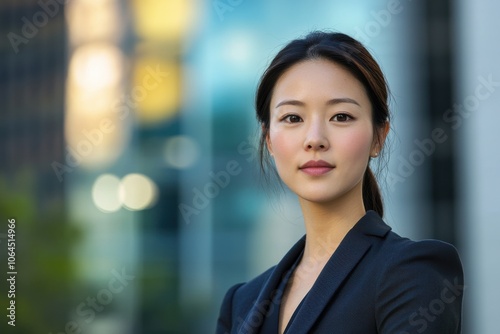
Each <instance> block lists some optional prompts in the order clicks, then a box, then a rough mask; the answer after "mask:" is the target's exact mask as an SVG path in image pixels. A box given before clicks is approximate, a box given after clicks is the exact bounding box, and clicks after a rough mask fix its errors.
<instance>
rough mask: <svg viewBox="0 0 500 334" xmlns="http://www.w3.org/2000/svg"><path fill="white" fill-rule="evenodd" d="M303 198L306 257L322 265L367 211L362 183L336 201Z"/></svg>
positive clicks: (309, 260) (304, 257) (311, 261)
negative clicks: (321, 201)
mask: <svg viewBox="0 0 500 334" xmlns="http://www.w3.org/2000/svg"><path fill="white" fill-rule="evenodd" d="M299 201H300V205H301V208H302V213H303V216H304V223H305V228H306V235H307V237H306V244H305V249H304V255H303V259H304V260H306V261H308V262H310V263H316V264H318V265H319V266H320V267H322V266H323V265H324V264H325V263H326V261H328V259H329V258H330V257H331V255H332V254H333V253H334V252H335V250H336V249H337V247H338V245H339V244H340V242H341V241H342V240H343V239H344V237H345V235H346V234H347V232H349V230H350V229H351V228H352V227H353V226H354V225H355V224H356V223H357V222H358V221H359V219H361V217H363V216H364V215H365V213H366V211H365V208H364V205H363V198H362V193H361V184H360V185H359V186H356V187H355V188H354V189H352V190H351V191H350V192H349V193H348V194H345V195H344V196H342V197H341V198H338V199H336V200H335V201H334V202H328V203H317V202H311V201H307V200H305V199H303V198H300V199H299Z"/></svg>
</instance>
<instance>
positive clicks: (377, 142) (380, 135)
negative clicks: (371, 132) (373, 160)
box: [372, 122, 391, 154]
mask: <svg viewBox="0 0 500 334" xmlns="http://www.w3.org/2000/svg"><path fill="white" fill-rule="evenodd" d="M390 128H391V125H390V123H389V122H385V124H384V125H383V126H382V128H380V130H378V131H377V133H376V134H375V138H374V140H373V145H372V153H373V154H375V153H377V154H378V153H379V152H380V151H381V150H382V148H383V147H384V143H385V140H386V138H387V135H388V134H389V130H390Z"/></svg>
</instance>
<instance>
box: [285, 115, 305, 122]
mask: <svg viewBox="0 0 500 334" xmlns="http://www.w3.org/2000/svg"><path fill="white" fill-rule="evenodd" d="M282 121H285V122H287V123H299V122H302V118H300V116H297V115H286V116H285V117H283V118H282Z"/></svg>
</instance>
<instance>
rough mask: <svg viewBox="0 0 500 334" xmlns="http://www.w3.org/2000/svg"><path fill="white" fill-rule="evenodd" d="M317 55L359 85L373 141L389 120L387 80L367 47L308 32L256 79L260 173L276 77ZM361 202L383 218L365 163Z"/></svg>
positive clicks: (339, 36)
mask: <svg viewBox="0 0 500 334" xmlns="http://www.w3.org/2000/svg"><path fill="white" fill-rule="evenodd" d="M318 58H322V59H327V60H330V61H332V62H334V63H336V64H339V65H342V66H343V67H344V68H345V69H347V70H348V71H349V72H350V73H351V74H352V75H354V77H356V78H357V79H358V80H359V81H360V82H361V83H362V84H363V86H364V88H365V90H366V92H367V95H368V98H369V99H370V102H371V106H372V121H373V128H374V135H375V136H376V138H375V139H376V140H380V134H381V131H382V129H383V128H384V126H385V125H386V124H387V122H389V120H390V113H389V105H388V87H387V82H386V80H385V77H384V75H383V73H382V70H381V69H380V67H379V65H378V64H377V62H376V61H375V59H374V58H373V57H372V56H371V54H370V53H369V52H368V50H366V48H365V47H364V46H363V45H362V44H361V43H360V42H358V41H357V40H355V39H353V38H352V37H350V36H348V35H345V34H341V33H330V32H322V31H315V32H312V33H310V34H308V35H307V36H306V37H304V38H301V39H296V40H293V41H291V42H290V43H288V44H287V45H286V46H285V47H284V48H283V49H282V50H281V51H279V52H278V54H277V55H276V56H275V57H274V59H273V60H272V61H271V64H270V65H269V66H268V68H267V69H266V71H265V72H264V74H263V75H262V77H261V79H260V83H259V86H258V88H257V94H256V97H255V106H256V111H257V119H258V121H259V123H260V124H261V128H262V131H261V136H260V142H259V154H260V163H261V168H262V170H263V172H264V173H265V170H266V168H265V167H266V166H271V162H270V157H269V152H268V151H267V146H266V138H267V136H268V134H269V125H270V116H269V113H270V102H271V97H272V94H273V90H274V86H275V84H276V82H277V81H278V79H279V78H280V76H281V75H282V74H283V73H284V72H285V71H286V70H287V69H289V68H290V67H291V66H293V65H294V64H297V63H299V62H301V61H304V60H309V59H318ZM380 144H382V143H380ZM363 203H364V206H365V210H374V211H376V212H377V213H378V214H379V215H380V216H381V217H383V215H384V205H383V201H382V195H381V193H380V189H379V187H378V184H377V180H376V179H375V176H374V175H373V172H372V171H371V169H370V166H369V165H368V166H367V167H366V171H365V175H364V177H363Z"/></svg>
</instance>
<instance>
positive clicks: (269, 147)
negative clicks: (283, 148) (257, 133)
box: [262, 124, 273, 155]
mask: <svg viewBox="0 0 500 334" xmlns="http://www.w3.org/2000/svg"><path fill="white" fill-rule="evenodd" d="M262 133H265V134H266V146H267V150H268V151H269V153H270V154H271V155H273V146H272V145H271V139H270V138H269V131H266V128H265V126H264V124H262Z"/></svg>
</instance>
